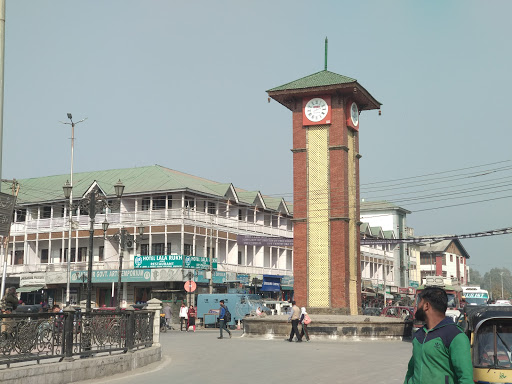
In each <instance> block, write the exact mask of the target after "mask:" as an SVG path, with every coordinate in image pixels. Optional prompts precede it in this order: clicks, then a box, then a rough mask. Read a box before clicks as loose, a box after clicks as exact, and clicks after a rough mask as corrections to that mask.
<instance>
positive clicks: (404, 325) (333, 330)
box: [243, 315, 412, 340]
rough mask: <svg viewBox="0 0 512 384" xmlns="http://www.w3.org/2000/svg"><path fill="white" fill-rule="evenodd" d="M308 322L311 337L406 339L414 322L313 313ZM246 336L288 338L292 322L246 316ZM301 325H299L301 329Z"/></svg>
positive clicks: (282, 317)
mask: <svg viewBox="0 0 512 384" xmlns="http://www.w3.org/2000/svg"><path fill="white" fill-rule="evenodd" d="M310 317H311V323H310V324H309V325H308V331H309V336H310V338H311V339H313V340H314V339H316V338H323V339H331V340H345V339H393V340H402V339H407V338H409V337H410V336H411V330H412V322H410V321H406V322H404V321H403V320H400V319H394V318H389V317H378V316H343V315H310ZM243 328H244V336H247V337H264V338H267V339H273V338H283V339H284V338H286V337H289V335H290V330H291V323H289V322H288V317H287V316H267V317H246V318H244V327H243ZM300 330H301V325H300V324H299V332H300Z"/></svg>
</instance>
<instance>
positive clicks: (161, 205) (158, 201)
mask: <svg viewBox="0 0 512 384" xmlns="http://www.w3.org/2000/svg"><path fill="white" fill-rule="evenodd" d="M166 200H167V198H166V197H165V196H155V197H153V210H159V209H165V202H166Z"/></svg>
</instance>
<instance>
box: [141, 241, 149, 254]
mask: <svg viewBox="0 0 512 384" xmlns="http://www.w3.org/2000/svg"><path fill="white" fill-rule="evenodd" d="M140 254H141V255H142V256H148V255H149V244H141V245H140Z"/></svg>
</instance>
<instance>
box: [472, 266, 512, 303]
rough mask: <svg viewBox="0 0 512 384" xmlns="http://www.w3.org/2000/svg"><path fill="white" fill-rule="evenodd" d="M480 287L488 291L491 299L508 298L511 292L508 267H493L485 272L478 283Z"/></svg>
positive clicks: (511, 278) (510, 276) (510, 278)
mask: <svg viewBox="0 0 512 384" xmlns="http://www.w3.org/2000/svg"><path fill="white" fill-rule="evenodd" d="M502 278H503V296H504V297H501V288H502V285H501V282H502ZM480 287H481V288H482V289H486V290H488V291H489V296H490V297H491V298H492V299H493V300H497V299H510V297H511V296H512V295H511V292H512V274H511V273H510V270H509V269H508V268H493V269H491V270H490V271H489V272H486V273H485V275H484V277H483V281H482V283H481V285H480Z"/></svg>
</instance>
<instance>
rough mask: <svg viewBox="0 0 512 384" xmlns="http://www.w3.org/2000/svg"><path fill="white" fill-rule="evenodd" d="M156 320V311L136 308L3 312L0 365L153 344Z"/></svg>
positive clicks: (0, 321) (89, 354) (0, 335)
mask: <svg viewBox="0 0 512 384" xmlns="http://www.w3.org/2000/svg"><path fill="white" fill-rule="evenodd" d="M153 322H154V312H153V311H146V310H139V311H135V310H133V309H127V310H123V311H120V312H119V311H93V312H91V313H82V312H80V311H76V310H75V309H73V308H71V307H68V308H65V309H64V311H63V312H58V313H30V314H1V315H0V366H2V365H6V366H7V367H10V365H11V364H12V363H17V362H24V361H37V362H38V363H39V362H40V360H43V359H50V358H58V359H60V360H62V359H64V358H67V359H71V358H72V357H73V356H78V355H79V356H91V355H94V354H97V353H103V352H107V353H109V354H111V353H113V352H116V351H119V352H127V351H129V350H133V349H140V348H144V347H150V346H151V345H152V344H153Z"/></svg>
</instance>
